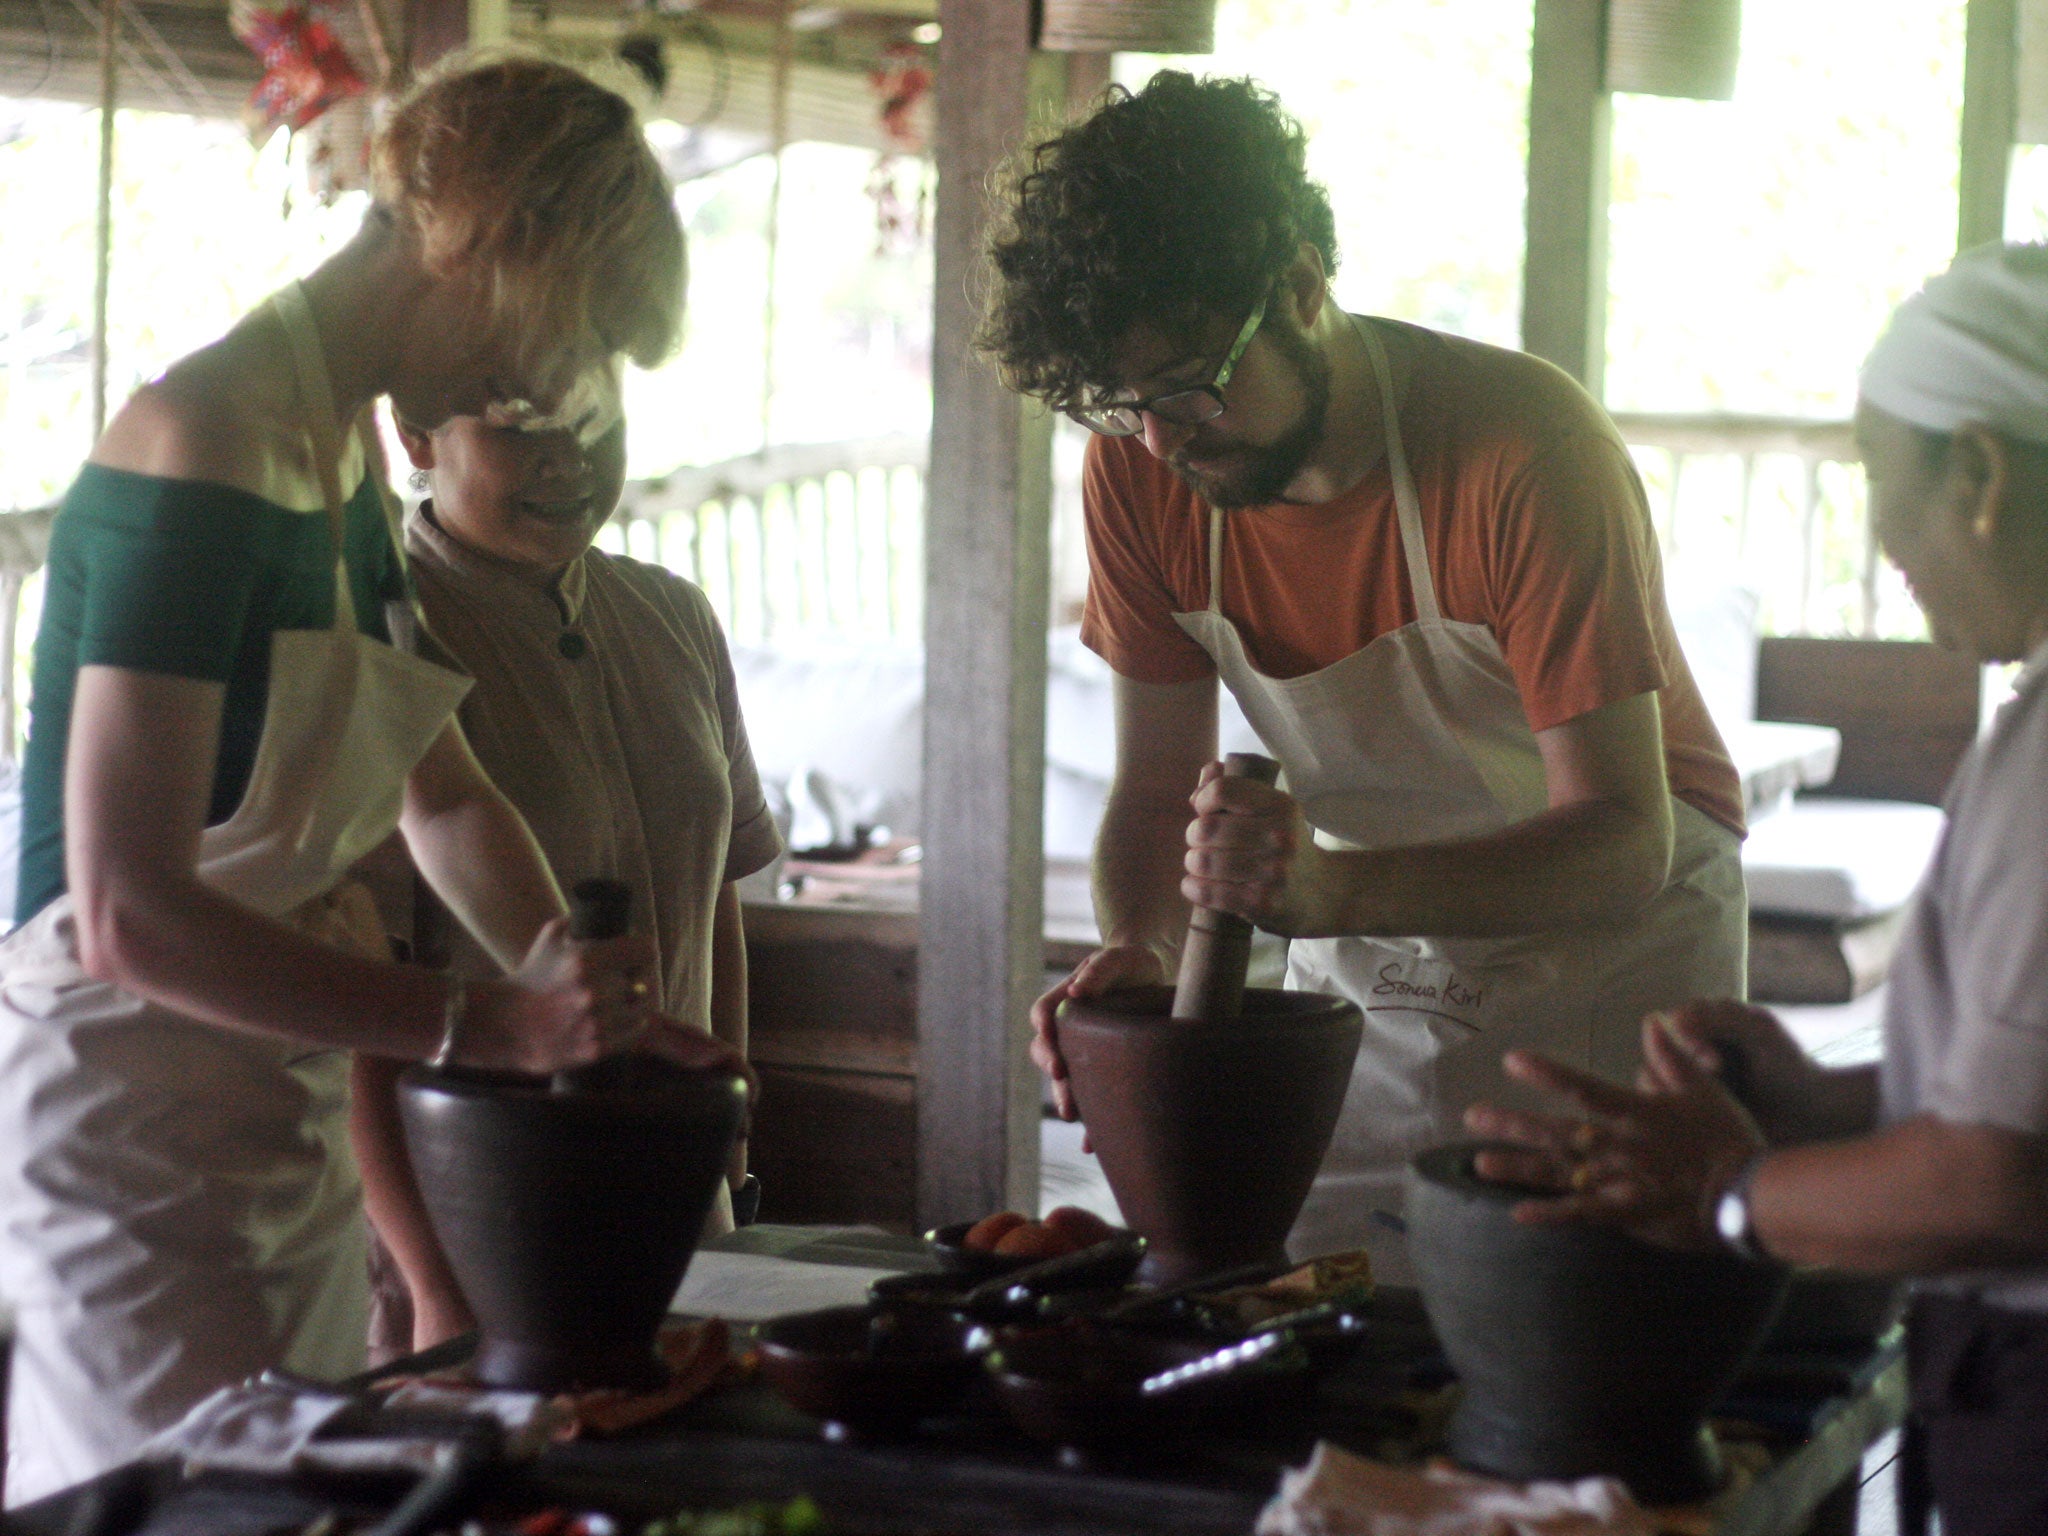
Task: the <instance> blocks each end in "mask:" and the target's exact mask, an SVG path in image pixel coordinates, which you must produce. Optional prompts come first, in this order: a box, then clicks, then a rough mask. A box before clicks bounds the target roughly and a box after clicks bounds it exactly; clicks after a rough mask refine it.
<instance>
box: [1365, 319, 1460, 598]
mask: <svg viewBox="0 0 2048 1536" xmlns="http://www.w3.org/2000/svg"><path fill="white" fill-rule="evenodd" d="M1352 324H1354V325H1356V326H1357V327H1358V334H1359V335H1361V336H1363V337H1364V338H1365V351H1366V355H1367V356H1368V357H1370V358H1371V359H1372V376H1373V382H1374V383H1376V384H1377V385H1378V386H1379V393H1380V421H1381V425H1382V427H1383V429H1384V431H1385V433H1386V438H1387V472H1388V473H1389V474H1390V475H1391V476H1392V477H1393V481H1394V510H1395V512H1396V514H1398V517H1399V520H1400V525H1401V554H1402V557H1403V558H1404V559H1405V560H1406V561H1407V563H1408V586H1409V589H1410V590H1411V591H1413V592H1414V594H1415V617H1416V618H1417V619H1419V620H1422V621H1423V622H1425V623H1434V622H1436V621H1437V620H1438V619H1440V618H1442V617H1443V610H1442V609H1440V608H1438V607H1437V604H1436V582H1435V581H1434V580H1432V579H1431V577H1430V574H1429V546H1428V545H1427V544H1426V543H1424V542H1423V538H1422V500H1421V498H1420V497H1418V496H1417V495H1416V494H1415V477H1414V476H1413V475H1411V474H1409V473H1408V455H1407V454H1406V453H1405V452H1403V451H1402V448H1401V415H1400V412H1399V411H1398V410H1396V409H1395V405H1394V380H1393V374H1392V372H1391V370H1390V369H1389V368H1388V367H1387V349H1386V347H1385V346H1384V345H1382V344H1381V342H1380V337H1379V332H1378V331H1376V330H1374V329H1373V328H1372V322H1371V321H1369V320H1363V319H1360V318H1358V317H1357V316H1353V317H1352Z"/></svg>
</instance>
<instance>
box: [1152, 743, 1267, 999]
mask: <svg viewBox="0 0 2048 1536" xmlns="http://www.w3.org/2000/svg"><path fill="white" fill-rule="evenodd" d="M1223 773H1224V776H1225V777H1226V778H1242V779H1257V780H1258V781H1259V782H1260V783H1261V784H1271V783H1272V782H1273V781H1274V780H1275V779H1277V778H1279V777H1280V765H1279V764H1278V763H1276V762H1274V761H1273V759H1272V758H1270V757H1262V756H1261V755H1260V754H1258V753H1257V752H1232V753H1231V754H1230V755H1229V756H1227V757H1226V758H1224V759H1223ZM1251 957H1252V925H1251V924H1250V923H1248V922H1246V921H1245V920H1244V919H1243V918H1241V917H1234V916H1232V915H1231V914H1230V913H1228V912H1213V911H1211V910H1210V909H1209V908H1207V907H1197V908H1195V910H1194V914H1193V916H1191V917H1190V918H1189V919H1188V937H1187V943H1186V944H1184V945H1183V946H1182V947H1181V952H1180V979H1179V982H1178V984H1177V985H1176V986H1175V987H1174V992H1173V1016H1174V1017H1175V1018H1176V1019H1187V1020H1190V1021H1192V1022H1195V1023H1199V1024H1231V1023H1235V1022H1236V1020H1237V1016H1238V1015H1239V1014H1240V1013H1242V1012H1243V1011H1244V973H1245V968H1246V966H1248V965H1249V964H1250V963H1251Z"/></svg>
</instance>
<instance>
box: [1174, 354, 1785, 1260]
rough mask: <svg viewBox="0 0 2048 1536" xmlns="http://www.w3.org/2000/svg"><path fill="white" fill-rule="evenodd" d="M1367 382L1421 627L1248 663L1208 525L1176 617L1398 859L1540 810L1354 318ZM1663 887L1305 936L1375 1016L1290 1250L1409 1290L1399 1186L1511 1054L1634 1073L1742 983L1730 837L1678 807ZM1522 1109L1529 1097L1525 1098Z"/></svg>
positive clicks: (1338, 843)
mask: <svg viewBox="0 0 2048 1536" xmlns="http://www.w3.org/2000/svg"><path fill="white" fill-rule="evenodd" d="M1359 329H1360V333H1361V334H1362V335H1363V337H1364V339H1365V343H1366V349H1367V351H1368V353H1369V354H1370V356H1371V358H1372V368H1373V375H1374V377H1375V378H1376V379H1377V380H1378V383H1379V393H1380V400H1381V402H1382V407H1383V416H1384V423H1385V432H1386V455H1387V467H1388V472H1389V474H1390V475H1391V477H1392V479H1393V485H1394V501H1395V507H1396V510H1397V513H1398V516H1399V520H1400V532H1401V549H1402V554H1403V556H1404V558H1405V561H1406V564H1407V567H1408V580H1409V585H1410V587H1411V589H1412V591H1413V594H1414V598H1415V612H1416V621H1415V622H1414V623H1413V624H1409V625H1406V626H1404V627H1402V628H1400V629H1397V630H1393V631H1391V632H1389V633H1387V634H1384V635H1381V636H1379V637H1378V638H1377V639H1375V640H1374V641H1373V642H1372V643H1371V644H1369V645H1367V646H1366V647H1365V648H1364V649H1363V650H1360V651H1356V652H1353V653H1352V654H1351V655H1349V656H1347V657H1345V658H1344V659H1343V660H1342V661H1339V662H1336V663H1335V664H1333V665H1331V666H1328V667H1324V668H1323V669H1322V670H1321V671H1318V672H1311V673H1309V674H1307V675H1306V676H1304V677H1296V678H1285V679H1282V678H1272V677H1267V676H1266V675H1265V674H1263V673H1262V672H1260V671H1258V670H1257V669H1256V668H1255V667H1254V666H1253V665H1252V663H1251V661H1250V658H1249V657H1248V656H1247V654H1246V652H1245V648H1244V643H1243V640H1242V639H1241V638H1240V636H1239V635H1238V632H1237V629H1236V627H1235V626H1234V625H1233V624H1232V623H1231V622H1230V621H1229V620H1228V619H1226V618H1225V617H1224V616H1223V612H1222V608H1221V594H1222V590H1223V576H1222V569H1223V532H1224V527H1225V522H1226V520H1225V518H1224V517H1223V515H1222V514H1221V513H1220V512H1219V511H1217V510H1216V509H1214V508H1212V509H1210V513H1209V518H1210V522H1209V606H1208V608H1207V610H1206V611H1204V612H1200V613H1177V614H1175V615H1174V619H1175V622H1177V623H1178V624H1179V625H1180V626H1181V628H1182V629H1184V630H1186V631H1187V633H1188V634H1189V635H1191V636H1193V637H1194V639H1195V640H1196V641H1197V643H1199V644H1200V645H1201V647H1202V649H1203V650H1205V651H1207V652H1208V653H1209V655H1210V656H1211V657H1212V658H1213V659H1214V660H1215V663H1216V668H1217V671H1218V673H1219V674H1220V676H1221V677H1222V679H1223V682H1224V684H1225V685H1226V686H1227V687H1228V688H1229V689H1230V691H1231V693H1232V694H1233V695H1235V696H1236V698H1237V702H1238V703H1239V705H1240V706H1242V708H1243V710H1244V713H1245V717H1246V718H1247V719H1248V720H1249V721H1250V722H1251V724H1252V727H1253V728H1254V729H1255V730H1256V731H1257V732H1258V733H1259V736H1260V738H1261V739H1262V740H1263V741H1264V742H1265V744H1266V748H1267V750H1268V751H1270V752H1271V753H1272V754H1273V756H1274V757H1276V758H1278V759H1279V761H1280V763H1281V766H1282V767H1283V769H1284V770H1285V774H1286V778H1285V786H1286V788H1287V789H1288V791H1289V792H1290V793H1291V794H1292V795H1294V797H1295V798H1296V799H1297V800H1298V801H1299V802H1300V804H1301V808H1302V814H1303V815H1304V816H1305V817H1306V818H1307V820H1308V822H1309V824H1310V825H1311V826H1313V827H1314V828H1315V829H1316V832H1317V840H1318V841H1319V842H1321V843H1323V844H1324V845H1325V846H1328V847H1333V848H1354V849H1356V848H1388V847H1400V846H1405V845H1410V844H1415V843H1429V842H1440V841H1446V840H1451V839H1459V838H1470V837H1477V836H1481V835H1484V834H1486V833H1491V832H1498V831H1501V830H1502V829H1504V828H1506V827H1510V826H1512V825H1514V824H1515V823H1517V822H1521V821H1526V820H1528V819H1529V818H1530V817H1533V816H1536V815H1539V814H1541V813H1542V812H1543V811H1544V810H1545V809H1546V808H1547V807H1548V805H1549V800H1548V794H1547V790H1546V786H1545V781H1544V773H1543V759H1542V755H1541V753H1540V751H1539V749H1538V747H1537V744H1536V737H1535V735H1534V733H1533V732H1532V731H1531V730H1530V729H1529V725H1528V720H1527V717H1526V716H1525V714H1524V712H1523V709H1522V698H1521V692H1520V690H1519V688H1518V687H1517V686H1516V683H1515V678H1514V674H1513V673H1512V672H1511V671H1510V670H1509V668H1508V665H1507V661H1506V659H1505V658H1504V657H1503V656H1502V654H1501V649H1500V645H1499V643H1498V642H1497V641H1496V640H1495V639H1494V636H1493V632H1492V631H1491V630H1490V629H1488V628H1487V627H1486V626H1485V625H1483V624H1464V623H1459V622H1457V621H1455V620H1451V619H1446V618H1445V617H1444V616H1443V614H1442V612H1441V611H1440V610H1439V608H1438V607H1437V600H1436V584H1435V582H1434V580H1433V579H1432V577H1431V575H1430V570H1429V557H1428V553H1427V546H1426V545H1425V543H1424V541H1423V534H1422V512H1421V503H1420V501H1419V500H1418V498H1417V496H1416V493H1415V482H1414V480H1413V478H1412V477H1411V475H1410V474H1409V469H1408V460H1407V456H1406V454H1405V453H1404V452H1403V450H1402V445H1401V432H1400V422H1399V418H1398V413H1397V412H1396V410H1395V407H1394V396H1393V389H1392V384H1391V379H1390V376H1389V371H1388V368H1387V359H1386V351H1385V348H1384V347H1383V346H1382V345H1381V342H1380V339H1379V336H1378V335H1377V333H1376V332H1375V331H1374V330H1373V327H1372V325H1371V323H1370V322H1367V321H1360V322H1359ZM1672 813H1673V818H1674V821H1675V823H1676V843H1675V847H1674V850H1673V857H1672V865H1671V877H1670V880H1669V882H1668V883H1667V885H1666V887H1665V889H1664V890H1663V892H1662V893H1661V894H1660V895H1658V896H1657V897H1656V898H1655V899H1653V900H1652V901H1650V902H1649V903H1647V904H1646V905H1645V907H1644V909H1643V910H1642V912H1641V913H1640V914H1639V915H1637V916H1636V917H1635V918H1634V919H1633V920H1632V921H1631V922H1629V923H1628V924H1626V925H1624V926H1614V927H1599V928H1580V929H1573V930H1570V931H1567V932H1562V933H1547V934H1538V935H1532V936H1528V937H1522V938H1512V939H1373V938H1339V939H1298V940H1296V941H1294V943H1293V944H1291V945H1290V946H1289V951H1288V966H1287V984H1288V985H1289V986H1290V987H1295V988H1299V989H1301V990H1304V991H1314V992H1334V993H1337V994H1339V995H1341V996H1344V997H1349V998H1350V999H1352V1000H1353V1001H1354V1002H1356V1003H1357V1004H1358V1005H1359V1006H1360V1007H1361V1008H1363V1009H1364V1010H1365V1038H1364V1040H1363V1042H1362V1043H1361V1045H1360V1047H1359V1052H1358V1061H1357V1065H1356V1067H1355V1068H1354V1070H1353V1073H1352V1079H1351V1090H1350V1094H1349V1096H1348V1097H1347V1098H1346V1099H1345V1102H1344V1110H1343V1114H1342V1117H1341V1118H1340V1119H1339V1121H1338V1124H1337V1132H1336V1136H1335V1138H1334V1139H1333V1140H1332V1142H1331V1146H1330V1151H1329V1154H1328V1155H1327V1156H1326V1157H1325V1158H1324V1160H1323V1166H1322V1171H1321V1172H1320V1173H1319V1174H1318V1176H1317V1179H1316V1184H1315V1188H1314V1189H1313V1190H1312V1191H1311V1193H1310V1195H1309V1198H1308V1203H1307V1204H1306V1206H1304V1207H1303V1210H1302V1214H1301V1219H1300V1220H1299V1221H1298V1222H1297V1223H1296V1224H1295V1228H1294V1231H1293V1233H1292V1235H1291V1236H1290V1238H1289V1247H1290V1248H1291V1249H1292V1250H1293V1252H1294V1253H1295V1254H1296V1255H1297V1256H1300V1257H1306V1256H1312V1255H1315V1254H1322V1253H1329V1252H1333V1251H1337V1250H1340V1249H1350V1248H1358V1247H1365V1248H1368V1249H1370V1250H1371V1253H1372V1258H1373V1264H1374V1270H1375V1273H1376V1274H1377V1275H1378V1277H1379V1278H1380V1279H1382V1280H1384V1281H1389V1282H1393V1283H1409V1282H1410V1281H1411V1280H1412V1275H1413V1271H1412V1270H1411V1269H1410V1268H1409V1265H1408V1261H1407V1253H1406V1245H1405V1243H1403V1242H1402V1241H1401V1238H1400V1236H1399V1223H1400V1218H1401V1210H1402V1204H1401V1175H1402V1169H1403V1168H1404V1166H1405V1165H1406V1163H1407V1161H1408V1159H1409V1158H1410V1157H1412V1156H1413V1155H1414V1154H1415V1153H1416V1152H1418V1151H1420V1150H1421V1149H1423V1148H1424V1147H1427V1146H1430V1145H1432V1144H1434V1143H1436V1142H1439V1141H1442V1140H1445V1139H1447V1138H1450V1137H1454V1136H1457V1135H1460V1134H1462V1126H1461V1123H1460V1116H1461V1115H1462V1113H1463V1111H1464V1109H1465V1108H1466V1106H1467V1105H1469V1104H1471V1103H1472V1102H1473V1101H1474V1100H1476V1099H1480V1098H1504V1099H1507V1100H1510V1101H1515V1100H1517V1099H1518V1098H1520V1091H1519V1090H1517V1089H1515V1088H1514V1087H1513V1086H1512V1085H1509V1084H1508V1083H1507V1081H1506V1079H1505V1078H1504V1077H1503V1075H1502V1073H1501V1069H1500V1059H1501V1056H1502V1054H1503V1053H1504V1052H1506V1051H1508V1050H1511V1049H1513V1048H1515V1047H1518V1046H1534V1047H1537V1048H1539V1049H1541V1050H1544V1051H1547V1052H1549V1053H1550V1054H1552V1055H1554V1056H1557V1057H1558V1058H1560V1059H1561V1060H1564V1061H1567V1062H1570V1063H1572V1064H1574V1065H1578V1066H1582V1067H1587V1068H1590V1069H1592V1070H1594V1071H1598V1072H1602V1073H1605V1074H1606V1075H1608V1076H1610V1077H1615V1078H1620V1079H1624V1080H1626V1079H1628V1078H1631V1077H1632V1076H1633V1074H1634V1071H1635V1065H1636V1060H1637V1040H1638V1027H1639V1024H1640V1021H1641V1019H1642V1016H1643V1014H1644V1013H1646V1012H1648V1011H1650V1010H1651V1009H1653V1008H1659V1007H1668V1006H1671V1005H1673V1004H1676V1003H1679V1002H1682V1001H1684V1000H1685V999H1687V998H1690V997H1696V996H1716V997H1739V996H1741V995H1742V994H1743V990H1744V979H1745V973H1744V966H1745V946H1746V944H1747V940H1748V928H1747V908H1746V902H1745V898H1744V894H1743V884H1742V866H1741V858H1740V843H1739V841H1738V839H1737V838H1736V836H1735V834H1734V833H1732V832H1730V831H1729V830H1728V829H1727V828H1725V827H1722V826H1720V825H1719V824H1717V823H1716V822H1714V821H1713V820H1712V819H1711V818H1709V817H1707V816H1705V815H1704V814H1702V813H1701V812H1700V811H1698V810H1696V809H1695V808H1694V807H1692V806H1690V805H1688V804H1686V803H1685V802H1684V801H1680V800H1675V799H1674V800H1673V802H1672ZM1524 1102H1526V1100H1524Z"/></svg>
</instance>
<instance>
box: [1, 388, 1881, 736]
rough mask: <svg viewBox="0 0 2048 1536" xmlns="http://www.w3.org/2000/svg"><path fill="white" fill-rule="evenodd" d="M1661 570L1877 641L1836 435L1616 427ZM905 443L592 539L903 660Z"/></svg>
mask: <svg viewBox="0 0 2048 1536" xmlns="http://www.w3.org/2000/svg"><path fill="white" fill-rule="evenodd" d="M1616 421H1617V423H1618V424H1619V425H1620V427H1621V430H1622V435H1623V436H1624V437H1625V438H1626V439H1627V441H1628V442H1629V444H1630V446H1631V447H1632V449H1633V450H1634V452H1635V457H1636V461H1637V464H1638V467H1639V468H1640V469H1641V471H1642V474H1643V480H1644V484H1645V488H1646V489H1647V490H1648V492H1649V495H1650V503H1651V510H1652V514H1653V516H1654V518H1655V520H1656V524H1657V530H1658V536H1659V538H1660V540H1661V541H1662V544H1663V550H1664V557H1665V561H1666V564H1667V566H1669V567H1671V568H1672V569H1673V570H1682V571H1684V572H1685V573H1686V574H1688V575H1692V574H1697V573H1698V572H1699V569H1700V568H1701V567H1702V566H1705V567H1707V568H1708V573H1709V574H1710V575H1717V576H1721V577H1725V579H1727V580H1731V581H1732V580H1740V581H1741V582H1743V583H1744V584H1745V585H1748V586H1750V587H1752V588H1754V589H1756V590H1757V592H1758V593H1759V595H1760V597H1761V598H1762V601H1763V614H1762V618H1763V626H1764V628H1765V629H1766V630H1767V631H1768V632H1770V633H1774V634H1831V635H1873V634H1876V633H1878V632H1879V628H1880V617H1881V613H1880V610H1881V606H1882V603H1883V600H1884V598H1885V596H1886V594H1885V592H1884V590H1883V589H1882V586H1881V578H1882V563H1881V561H1880V559H1879V556H1878V552H1877V544H1876V540H1875V539H1874V538H1873V537H1872V535H1871V532H1870V528H1869V519H1868V517H1867V515H1866V512H1865V507H1864V495H1863V475H1862V471H1861V469H1860V468H1859V467H1858V466H1857V464H1856V462H1855V458H1856V455H1855V447H1854V443H1853V441H1852V439H1851V434H1850V429H1849V425H1848V423H1846V422H1825V421H1798V420H1791V419H1785V418H1776V417H1757V416H1634V415H1628V416H1619V417H1617V418H1616ZM924 462H925V439H924V438H923V437H922V436H912V435H901V436H895V437H882V438H863V439H856V440H854V441H850V442H837V443H793V444H786V445H782V446H778V447H774V448H770V449H768V450H767V451H766V452H763V453H759V454H749V455H747V456H746V457H744V458H737V459H729V460H727V461H726V462H724V463H722V464H713V465H708V466H705V467H702V468H691V469H680V470H677V471H675V472H674V473H672V474H668V475H664V476H660V477H658V478H655V479H650V480H639V481H634V482H633V483H631V484H630V485H628V486H627V488H626V493H625V495H624V497H623V498H622V499H621V502H620V506H619V511H618V513H617V515H616V516H615V517H614V519H613V521H612V523H611V525H610V526H608V527H607V528H606V529H605V530H604V531H603V533H602V534H601V535H600V536H599V542H600V543H601V544H602V545H604V546H605V547H606V548H609V549H613V550H616V551H623V552H625V553H628V554H631V555H633V556H635V557H636V558H639V559H643V560H649V561H653V562H656V563H658V564H661V565H666V566H668V567H669V568H670V569H672V570H675V571H678V572H680V573H681V574H682V575H685V576H687V577H689V578H690V579H691V580H693V581H695V582H697V583H698V585H700V586H702V587H703V588H704V590H705V591H706V593H707V594H709V596H710V598H711V602H712V606H713V607H714V608H715V609H716V610H717V612H718V615H719V618H720V620H721V621H722V622H723V623H724V624H725V626H726V629H727V632H728V633H729V634H730V635H731V636H732V638H733V639H734V641H735V642H736V643H740V644H748V645H759V644H764V643H787V642H791V641H804V640H844V641H848V642H886V643H893V644H903V645H915V644H918V643H919V642H920V641H921V639H922V635H923V623H924V618H923V615H924V536H923V530H924ZM53 512H54V509H52V508H47V507H45V508H40V509H37V510H35V511H29V512H16V513H8V514H0V761H11V760H12V758H13V756H14V751H15V744H16V742H17V740H18V737H19V728H20V727H19V722H20V720H21V710H20V705H21V702H22V700H21V697H20V693H19V687H18V682H17V679H18V677H19V676H20V675H21V673H22V670H23V669H22V668H21V667H20V666H18V665H17V662H16V655H17V639H18V640H19V643H20V646H21V647H22V648H25V647H26V646H27V645H28V644H29V643H31V642H32V640H33V637H32V636H30V635H20V636H17V629H18V627H19V621H20V618H21V614H22V593H23V584H24V583H25V582H26V581H27V580H28V578H29V577H30V576H31V575H32V574H33V573H34V572H35V571H36V570H38V569H39V568H40V567H41V565H42V563H43V557H44V553H45V551H46V550H47V548H48V546H49V530H50V519H51V517H52V516H53Z"/></svg>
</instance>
